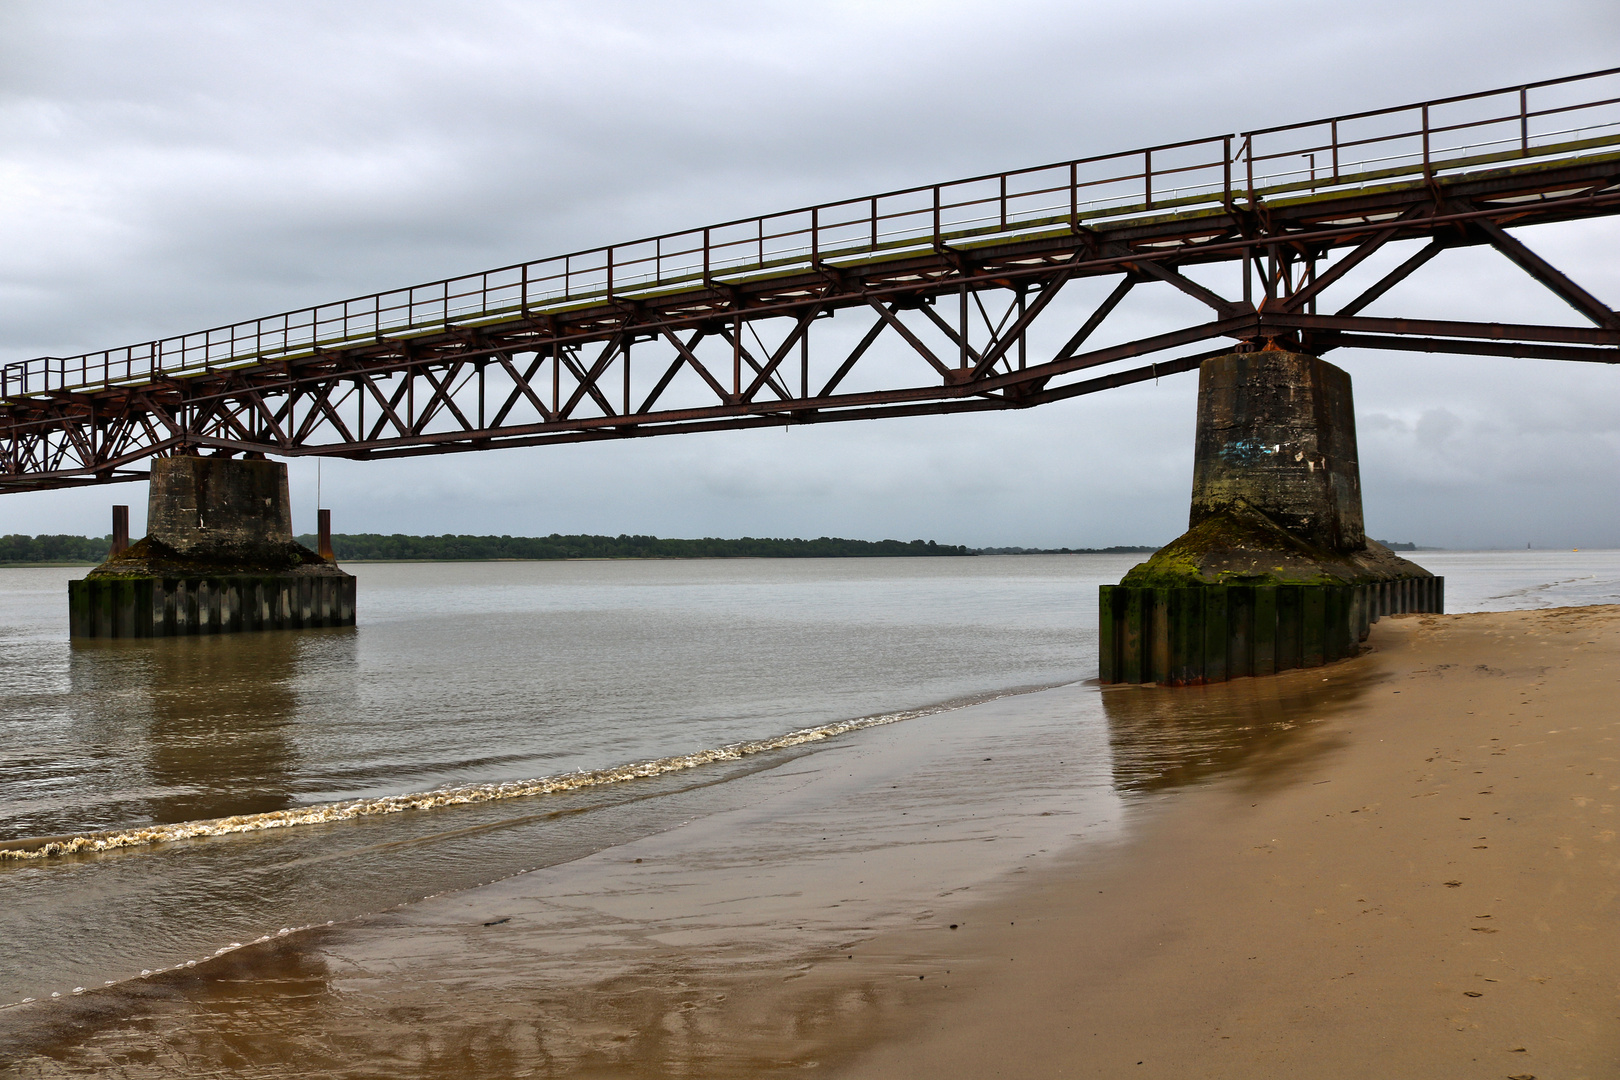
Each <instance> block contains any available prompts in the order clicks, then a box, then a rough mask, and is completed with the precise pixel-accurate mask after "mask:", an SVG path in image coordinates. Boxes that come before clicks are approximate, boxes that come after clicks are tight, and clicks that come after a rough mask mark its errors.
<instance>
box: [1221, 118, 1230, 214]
mask: <svg viewBox="0 0 1620 1080" xmlns="http://www.w3.org/2000/svg"><path fill="white" fill-rule="evenodd" d="M1221 202H1222V203H1224V204H1225V205H1227V206H1231V205H1232V136H1230V135H1222V136H1221Z"/></svg>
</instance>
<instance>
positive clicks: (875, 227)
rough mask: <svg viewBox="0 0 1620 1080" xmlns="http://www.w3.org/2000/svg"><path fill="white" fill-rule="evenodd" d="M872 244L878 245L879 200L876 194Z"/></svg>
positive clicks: (873, 201)
mask: <svg viewBox="0 0 1620 1080" xmlns="http://www.w3.org/2000/svg"><path fill="white" fill-rule="evenodd" d="M872 246H873V247H874V248H875V247H877V246H878V201H877V196H876V195H874V196H872Z"/></svg>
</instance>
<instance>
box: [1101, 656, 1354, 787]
mask: <svg viewBox="0 0 1620 1080" xmlns="http://www.w3.org/2000/svg"><path fill="white" fill-rule="evenodd" d="M1374 678H1375V676H1374V675H1373V673H1372V669H1371V668H1369V667H1366V666H1365V665H1359V664H1355V663H1353V662H1351V663H1340V664H1334V665H1331V666H1329V667H1324V668H1307V669H1304V670H1300V671H1291V672H1285V673H1283V674H1281V675H1274V676H1271V677H1269V678H1264V679H1235V680H1233V681H1231V682H1226V683H1216V684H1214V685H1211V686H1185V687H1166V686H1146V685H1144V686H1118V687H1108V688H1106V689H1104V690H1103V692H1102V703H1103V710H1104V712H1105V713H1107V716H1108V741H1109V746H1110V748H1111V749H1112V751H1113V760H1114V787H1115V788H1116V789H1117V790H1118V791H1120V792H1121V793H1122V794H1152V793H1156V792H1162V791H1170V790H1173V789H1175V788H1180V787H1186V786H1188V785H1192V784H1198V783H1204V782H1207V781H1209V780H1213V779H1216V778H1218V777H1221V776H1225V775H1228V774H1232V773H1236V774H1237V777H1236V779H1237V780H1238V782H1239V783H1241V784H1243V785H1245V786H1247V787H1252V788H1266V787H1271V786H1276V785H1281V784H1287V783H1289V782H1291V781H1293V780H1296V779H1298V778H1299V776H1300V775H1301V774H1302V771H1303V770H1304V769H1305V768H1307V767H1308V766H1309V765H1310V764H1311V763H1312V762H1313V761H1314V760H1315V759H1317V758H1319V757H1320V756H1321V755H1323V754H1325V753H1328V752H1330V751H1331V750H1333V749H1334V747H1335V746H1338V745H1340V744H1341V742H1342V738H1341V737H1338V736H1332V735H1328V734H1325V733H1324V732H1323V731H1322V730H1321V729H1320V728H1319V727H1318V722H1319V721H1321V720H1323V719H1325V718H1326V717H1327V716H1329V715H1330V714H1332V713H1334V712H1337V711H1339V710H1340V709H1343V708H1344V707H1346V706H1348V705H1349V704H1350V703H1352V702H1353V701H1355V700H1356V699H1357V698H1359V697H1360V696H1361V695H1362V694H1363V693H1364V692H1365V691H1366V690H1367V688H1368V687H1369V686H1370V685H1371V684H1372V682H1373V681H1374Z"/></svg>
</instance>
